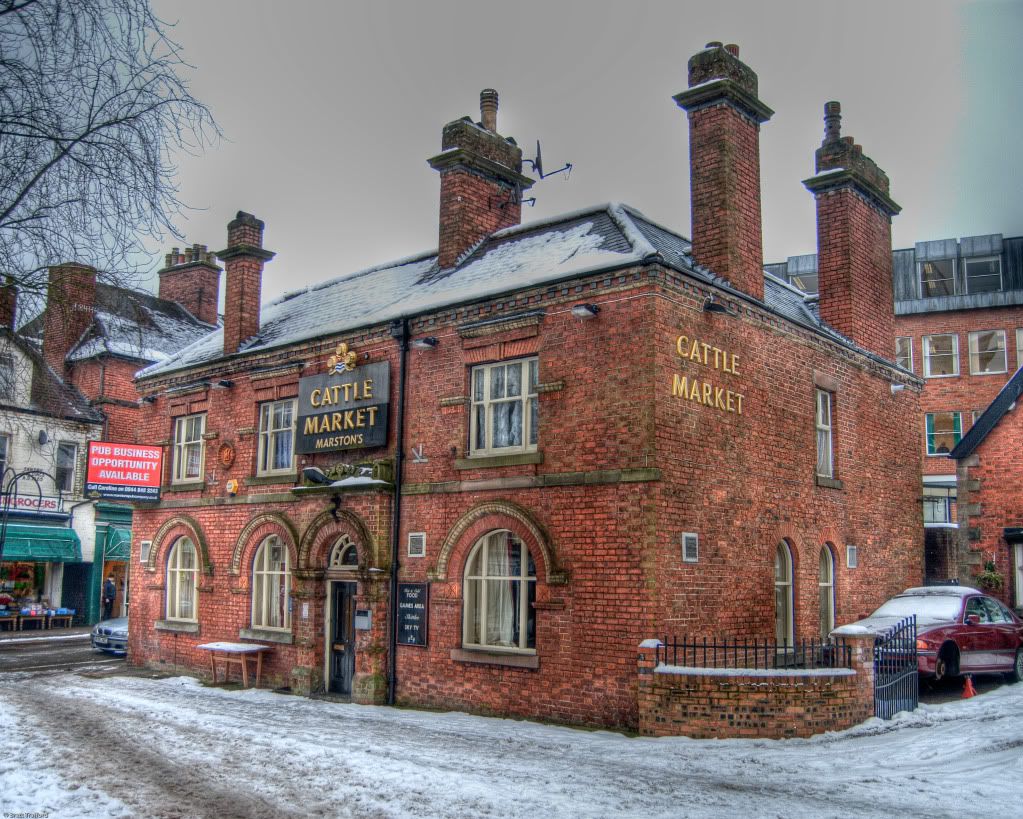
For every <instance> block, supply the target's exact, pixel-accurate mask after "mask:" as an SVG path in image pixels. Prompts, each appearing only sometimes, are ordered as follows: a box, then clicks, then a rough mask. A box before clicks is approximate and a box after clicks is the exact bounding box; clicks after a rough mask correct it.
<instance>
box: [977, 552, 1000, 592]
mask: <svg viewBox="0 0 1023 819" xmlns="http://www.w3.org/2000/svg"><path fill="white" fill-rule="evenodd" d="M977 584H978V585H979V586H980V587H981V588H982V589H983V590H984V591H986V592H996V591H1001V590H1002V586H1003V585H1004V584H1005V578H1003V577H1002V573H1001V572H1000V571H998V567H997V566H996V565H995V562H994V561H993V560H986V561H984V571H982V572H981V573H980V574H978V575H977Z"/></svg>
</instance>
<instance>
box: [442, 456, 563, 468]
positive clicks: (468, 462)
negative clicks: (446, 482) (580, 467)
mask: <svg viewBox="0 0 1023 819" xmlns="http://www.w3.org/2000/svg"><path fill="white" fill-rule="evenodd" d="M542 463H543V453H542V452H515V453H509V454H507V455H476V456H473V457H470V458H458V459H456V460H455V469H491V468H493V467H498V466H519V465H521V464H542Z"/></svg>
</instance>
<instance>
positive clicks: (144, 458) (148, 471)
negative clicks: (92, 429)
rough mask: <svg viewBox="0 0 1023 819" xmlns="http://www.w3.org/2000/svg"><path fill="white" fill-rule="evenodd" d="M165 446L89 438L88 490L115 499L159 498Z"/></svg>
mask: <svg viewBox="0 0 1023 819" xmlns="http://www.w3.org/2000/svg"><path fill="white" fill-rule="evenodd" d="M162 474H163V449H161V448H160V447H156V446H139V445H137V444H116V443H111V442H109V441H90V442H89V465H88V469H87V471H86V475H85V493H86V494H87V495H91V496H93V497H101V498H114V499H116V500H141V501H155V500H159V499H160V477H161V475H162Z"/></svg>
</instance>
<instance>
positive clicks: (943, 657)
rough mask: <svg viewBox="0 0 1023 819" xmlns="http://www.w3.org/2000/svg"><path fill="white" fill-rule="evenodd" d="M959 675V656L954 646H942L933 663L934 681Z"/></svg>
mask: <svg viewBox="0 0 1023 819" xmlns="http://www.w3.org/2000/svg"><path fill="white" fill-rule="evenodd" d="M958 674H959V656H958V652H957V651H956V649H955V647H954V646H947V645H946V646H944V647H942V649H941V652H940V653H939V654H938V659H937V660H935V661H934V679H935V681H937V680H943V679H945V678H946V677H955V676H958Z"/></svg>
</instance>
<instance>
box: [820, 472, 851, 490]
mask: <svg viewBox="0 0 1023 819" xmlns="http://www.w3.org/2000/svg"><path fill="white" fill-rule="evenodd" d="M814 477H815V478H816V481H817V486H823V487H825V488H826V489H844V488H845V484H843V483H842V482H841V481H839V480H836V479H835V478H825V477H824V476H823V475H815V476H814Z"/></svg>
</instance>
